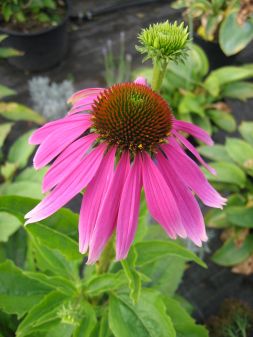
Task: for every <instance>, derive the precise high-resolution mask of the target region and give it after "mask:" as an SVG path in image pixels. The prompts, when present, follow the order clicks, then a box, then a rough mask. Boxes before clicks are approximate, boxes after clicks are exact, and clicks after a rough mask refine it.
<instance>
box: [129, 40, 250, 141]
mask: <svg viewBox="0 0 253 337" xmlns="http://www.w3.org/2000/svg"><path fill="white" fill-rule="evenodd" d="M208 70H209V65H208V59H207V56H206V55H205V53H204V51H203V50H202V49H201V48H200V47H198V46H196V45H194V44H193V45H191V48H190V50H189V57H188V58H187V59H186V60H185V62H184V64H180V65H177V64H173V63H169V65H168V67H167V72H166V74H165V78H164V82H163V86H162V88H161V94H162V96H163V97H164V98H165V99H166V100H167V101H168V103H169V104H170V106H171V108H172V110H173V113H174V114H175V116H176V118H178V119H182V120H186V121H189V122H193V123H194V124H197V125H199V126H200V127H202V128H204V129H205V130H206V131H207V132H208V133H210V134H211V133H213V132H215V131H216V130H217V129H222V130H225V131H227V132H233V131H235V129H236V121H235V119H234V117H233V115H232V114H231V110H230V107H229V105H228V104H227V103H226V98H231V97H232V98H236V99H241V100H243V101H245V100H246V99H249V98H252V97H253V90H252V83H250V82H247V81H245V80H247V79H250V78H252V77H253V71H252V65H250V64H248V65H244V66H226V67H222V68H219V69H217V70H214V71H212V72H210V73H209V74H208ZM134 75H135V76H136V75H143V76H145V77H147V78H148V79H149V82H150V81H151V71H150V69H148V68H140V69H138V70H137V71H136V72H135V74H134Z"/></svg>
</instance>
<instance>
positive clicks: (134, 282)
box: [121, 247, 141, 303]
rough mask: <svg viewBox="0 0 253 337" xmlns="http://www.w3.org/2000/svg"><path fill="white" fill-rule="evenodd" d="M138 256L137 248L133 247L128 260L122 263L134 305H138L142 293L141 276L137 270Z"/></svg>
mask: <svg viewBox="0 0 253 337" xmlns="http://www.w3.org/2000/svg"><path fill="white" fill-rule="evenodd" d="M136 259H137V254H136V251H135V247H132V248H131V250H130V252H129V254H128V257H127V259H125V260H122V261H121V265H122V267H123V270H124V272H125V274H126V277H127V279H128V285H129V289H130V297H131V299H132V301H133V303H137V302H138V299H139V296H140V293H141V275H140V273H139V272H138V271H137V270H136V268H135V264H136Z"/></svg>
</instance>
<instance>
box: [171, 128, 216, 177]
mask: <svg viewBox="0 0 253 337" xmlns="http://www.w3.org/2000/svg"><path fill="white" fill-rule="evenodd" d="M173 134H174V135H175V136H176V137H177V138H178V139H179V140H180V142H181V143H182V144H183V145H184V146H185V147H186V148H187V149H188V150H189V151H190V152H191V153H192V154H193V155H194V156H195V157H196V158H197V159H198V161H199V162H200V163H201V164H202V165H203V166H204V167H205V168H206V169H207V170H208V171H209V172H210V173H212V174H214V175H216V171H215V169H214V168H212V167H211V166H209V165H208V164H207V163H206V162H205V161H204V159H203V158H202V157H201V156H200V154H199V153H198V151H197V150H196V149H195V147H194V146H193V145H192V144H191V143H190V142H189V141H188V140H187V139H186V138H185V137H184V136H182V135H180V134H179V133H178V132H176V131H175V130H174V131H173Z"/></svg>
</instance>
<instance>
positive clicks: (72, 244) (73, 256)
mask: <svg viewBox="0 0 253 337" xmlns="http://www.w3.org/2000/svg"><path fill="white" fill-rule="evenodd" d="M26 229H27V231H28V232H29V234H31V235H32V236H33V237H34V238H35V239H36V240H37V241H38V242H39V244H40V245H42V246H46V247H48V248H50V249H54V250H57V251H59V252H60V253H61V254H62V255H63V256H65V257H66V258H67V259H68V260H70V261H75V260H77V261H79V260H81V259H82V255H81V254H80V253H79V250H78V244H77V242H76V241H74V240H73V239H71V238H69V237H68V236H67V235H65V234H62V233H60V232H58V231H56V230H55V229H52V228H49V227H47V226H45V225H43V224H41V223H35V224H31V225H28V226H27V227H26Z"/></svg>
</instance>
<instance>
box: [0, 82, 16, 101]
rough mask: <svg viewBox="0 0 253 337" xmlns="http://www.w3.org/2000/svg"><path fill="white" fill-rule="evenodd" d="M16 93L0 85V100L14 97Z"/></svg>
mask: <svg viewBox="0 0 253 337" xmlns="http://www.w3.org/2000/svg"><path fill="white" fill-rule="evenodd" d="M15 94H16V91H14V90H12V89H10V88H8V87H6V86H5V85H1V84H0V98H4V97H7V96H12V95H15Z"/></svg>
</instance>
